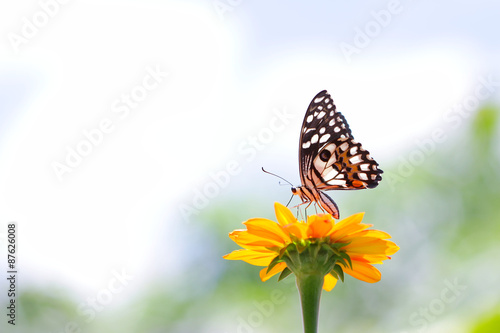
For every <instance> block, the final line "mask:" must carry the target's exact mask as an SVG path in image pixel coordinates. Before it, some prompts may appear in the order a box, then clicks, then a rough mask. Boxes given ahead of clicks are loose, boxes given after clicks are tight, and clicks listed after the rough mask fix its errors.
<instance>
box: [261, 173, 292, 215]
mask: <svg viewBox="0 0 500 333" xmlns="http://www.w3.org/2000/svg"><path fill="white" fill-rule="evenodd" d="M262 171H264V172H265V173H268V174H270V175H273V176H275V177H278V178H279V179H281V180H284V181H285V182H287V183H288V184H290V186H291V187H293V184H292V183H290V182H289V181H288V180H286V179H285V178H283V177H280V176H278V175H277V174H274V173H272V172H269V171H266V170H265V169H264V167H262ZM290 200H292V199H290ZM287 206H288V205H287Z"/></svg>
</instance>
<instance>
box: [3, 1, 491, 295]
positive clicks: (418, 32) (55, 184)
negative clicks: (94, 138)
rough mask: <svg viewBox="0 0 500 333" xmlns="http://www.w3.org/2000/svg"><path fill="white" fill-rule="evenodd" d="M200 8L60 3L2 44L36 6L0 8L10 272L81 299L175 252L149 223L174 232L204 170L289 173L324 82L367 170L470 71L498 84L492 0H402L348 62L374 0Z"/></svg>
mask: <svg viewBox="0 0 500 333" xmlns="http://www.w3.org/2000/svg"><path fill="white" fill-rule="evenodd" d="M214 3H215V2H211V1H203V2H202V1H191V2H189V3H187V2H181V1H140V2H139V1H107V0H104V1H85V2H77V1H70V2H69V3H68V4H65V5H60V7H59V9H58V10H57V11H56V12H55V14H54V15H53V17H50V19H49V20H48V21H47V23H46V24H45V25H44V26H43V27H40V28H39V29H38V31H37V32H36V34H35V35H34V36H33V37H31V38H28V39H27V41H26V43H24V44H22V45H20V46H19V50H18V52H15V50H14V47H13V46H12V43H11V42H10V41H9V36H12V35H9V34H13V33H14V34H18V35H19V34H22V27H23V24H25V21H23V17H26V18H29V19H30V20H32V19H33V16H34V15H35V16H36V15H42V14H39V13H40V11H41V10H42V9H41V7H40V5H39V3H38V2H36V1H18V2H16V3H9V4H8V6H7V5H6V4H1V5H0V22H1V23H0V31H1V34H2V36H3V38H2V39H1V42H0V88H1V90H2V91H1V92H0V131H1V132H0V221H1V223H0V227H1V225H3V224H2V223H7V222H9V221H16V222H18V223H19V248H20V250H19V251H20V254H19V255H20V258H21V259H20V266H21V268H20V269H22V271H23V272H25V279H27V280H29V281H30V282H31V283H37V284H40V285H44V284H45V283H48V282H58V283H59V282H60V283H61V284H63V285H67V286H72V287H75V288H76V289H78V290H80V292H82V293H84V294H85V293H89V292H90V293H91V292H92V291H93V290H96V288H99V287H101V286H102V285H103V284H105V283H106V281H108V279H109V278H110V277H111V276H112V275H111V273H110V272H111V270H112V269H115V270H120V269H122V268H126V269H127V270H129V271H130V272H131V274H133V275H134V276H135V277H136V278H137V280H138V281H140V280H148V279H151V276H153V277H155V275H154V272H156V269H158V268H156V267H155V265H154V260H155V258H156V257H157V256H159V255H160V256H162V257H167V259H163V260H166V261H170V260H171V261H172V264H175V262H174V260H175V259H174V258H173V257H174V256H173V255H172V258H171V259H168V258H169V254H170V253H171V252H169V251H174V249H173V247H172V246H171V245H172V244H173V243H175V241H176V240H175V235H176V233H172V234H171V235H170V237H172V238H173V239H165V237H167V234H166V233H165V231H166V230H177V228H179V226H175V224H178V220H179V211H178V208H177V205H178V204H179V201H180V199H179V198H185V197H186V196H189V195H190V193H192V192H191V191H192V189H193V188H200V187H201V188H202V187H203V186H204V184H206V182H207V179H210V178H209V172H217V171H220V170H222V169H223V168H225V166H226V163H228V161H231V160H236V161H238V163H239V165H240V166H241V170H242V171H241V173H240V174H238V176H236V177H235V179H238V182H243V180H246V179H250V182H251V181H252V179H253V178H252V177H253V175H255V174H256V173H257V172H260V170H257V171H256V170H255V169H256V168H254V166H253V164H251V163H255V164H256V165H265V166H271V167H272V168H276V169H279V170H280V171H281V173H280V174H282V175H283V176H286V177H292V179H291V181H293V182H297V181H298V170H297V155H296V154H297V146H298V134H299V127H300V125H301V123H302V117H303V114H304V112H305V108H306V107H307V105H308V104H309V102H310V100H311V99H312V97H313V96H314V95H315V94H316V93H317V92H319V91H320V90H322V89H328V90H329V92H330V93H331V94H332V97H333V98H334V100H335V102H336V105H337V107H338V109H339V110H340V111H341V112H342V113H343V114H344V115H345V116H346V118H347V120H348V121H349V124H350V126H351V129H352V130H353V134H354V136H355V137H356V139H358V140H359V141H361V142H363V144H364V146H365V147H366V148H368V149H369V150H370V152H371V153H372V156H375V157H376V158H377V160H379V162H380V163H381V164H382V165H383V164H384V163H385V164H387V163H390V162H391V161H392V160H394V156H395V154H398V153H399V154H400V153H402V152H403V151H404V150H405V149H408V148H409V147H413V146H414V145H415V141H416V140H419V139H424V138H427V137H429V135H430V132H431V131H432V129H434V128H437V127H445V125H446V122H445V121H444V120H443V119H444V118H443V117H444V115H445V114H446V112H447V111H448V110H449V109H450V108H452V107H453V106H454V105H455V104H456V103H462V102H463V100H464V97H465V96H470V95H471V94H472V95H473V94H474V91H475V89H476V87H477V85H478V84H479V83H480V81H479V78H481V77H482V78H487V77H488V76H489V75H493V77H496V78H498V80H499V81H500V71H499V70H500V66H499V63H498V59H500V58H499V55H500V48H499V43H498V37H497V33H498V31H499V26H498V25H499V23H498V21H497V19H496V17H493V16H492V14H493V13H498V10H499V9H500V8H499V7H500V5H499V4H497V3H496V2H493V1H482V2H476V3H474V4H471V5H467V6H466V5H459V4H456V3H455V2H452V1H442V2H439V3H434V2H431V1H405V2H403V1H402V2H400V8H401V11H400V13H398V14H394V15H393V16H392V17H391V19H390V22H389V23H388V24H387V26H386V27H383V28H381V30H380V32H379V33H376V36H374V37H373V38H371V42H370V44H369V45H368V46H366V47H365V48H361V49H360V52H359V54H355V55H353V56H352V59H351V61H350V62H349V63H348V62H347V61H346V58H345V57H344V56H343V54H342V52H341V51H340V43H342V42H346V43H350V44H353V40H354V39H355V34H356V31H358V30H357V29H358V28H359V29H361V30H363V29H364V28H365V27H366V26H367V25H368V26H369V24H374V23H373V22H375V21H374V20H375V19H374V16H373V14H371V12H372V11H376V12H380V10H386V9H387V8H388V3H389V2H384V1H377V2H372V1H364V2H360V3H362V4H364V5H362V4H349V3H346V2H342V3H341V4H339V2H330V1H317V2H314V3H311V4H310V5H307V6H306V5H305V4H304V2H298V1H297V2H284V1H277V2H273V3H264V2H262V3H260V4H256V3H254V2H251V1H241V2H240V4H238V5H236V6H234V7H233V8H232V10H231V11H228V12H225V13H224V15H223V18H224V19H221V16H220V15H219V13H218V12H217V11H216V9H215V7H214V5H213V4H214ZM37 13H38V14H37ZM42 16H43V15H42ZM10 38H11V37H10ZM148 68H149V70H150V71H151V70H153V71H154V70H155V69H157V68H158V69H159V70H160V71H161V72H165V73H168V76H166V77H165V78H162V82H160V83H159V84H158V85H157V86H155V88H154V89H151V90H150V91H146V96H145V97H144V100H143V101H140V102H139V103H138V105H137V106H136V107H135V108H134V109H131V110H130V113H129V114H128V115H125V116H123V113H120V112H118V113H116V112H114V110H115V111H116V108H114V106H115V107H116V106H117V105H121V106H122V107H123V106H124V105H125V104H123V102H121V104H120V100H121V98H122V95H123V94H130V93H131V92H132V91H134V89H139V90H140V88H137V87H138V86H141V84H142V83H143V80H144V78H145V77H147V75H148V73H149V72H148ZM148 82H150V83H151V82H153V81H151V80H150V79H148ZM139 90H137V91H139ZM498 96H499V94H498V91H495V92H493V93H492V94H491V97H488V99H494V100H497V101H498ZM115 103H118V104H115ZM276 109H278V110H283V109H286V110H288V111H287V112H289V113H290V114H292V115H293V116H291V118H290V120H289V123H288V124H285V126H284V128H283V131H281V132H279V133H275V135H274V139H273V140H271V142H269V143H266V144H265V150H263V151H262V152H260V151H258V152H257V153H256V155H255V156H254V157H252V158H250V156H249V155H245V154H243V153H242V152H241V151H240V150H238V147H241V145H243V146H244V147H248V146H245V145H246V142H247V140H248V136H255V135H257V134H259V133H261V132H262V131H263V129H265V128H268V127H269V124H270V122H271V121H272V118H273V117H274V116H275V113H274V111H273V110H276ZM122 110H123V109H122ZM120 115H122V116H123V117H120ZM103 120H104V121H105V122H106V121H108V123H110V124H111V126H112V127H113V129H112V130H111V131H110V133H107V134H104V135H103V137H102V140H101V139H99V141H100V143H99V144H98V145H97V146H92V152H90V153H89V154H88V156H86V157H84V158H83V159H82V162H81V163H80V164H79V165H78V166H77V167H75V168H74V169H73V171H72V172H71V173H67V174H64V175H63V176H62V179H63V180H62V181H60V180H59V179H58V178H57V176H56V174H55V172H54V169H53V166H52V165H53V163H54V162H60V163H64V161H65V159H66V157H67V154H68V150H67V149H68V147H69V148H70V149H76V147H77V146H78V145H79V144H82V141H85V136H84V134H83V132H84V131H91V130H92V129H95V128H97V127H98V126H99V124H100V123H101V122H102V121H103ZM247 159H249V161H247ZM382 161H383V162H384V163H382ZM249 165H252V168H250V167H248V166H249ZM293 177H295V178H293ZM247 182H249V181H248V180H247ZM267 184H268V185H269V182H267ZM263 186H264V185H263ZM232 188H234V187H232ZM228 191H229V189H226V192H224V190H222V191H221V193H225V194H226V195H228V194H229V195H230V193H229V192H228ZM191 227H193V225H191ZM1 228H4V227H1ZM181 228H182V227H181ZM4 229H5V228H4ZM2 234H5V230H0V236H2ZM160 270H164V268H160ZM35 277H36V279H35Z"/></svg>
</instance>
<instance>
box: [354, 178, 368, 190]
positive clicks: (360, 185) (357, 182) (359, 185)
mask: <svg viewBox="0 0 500 333" xmlns="http://www.w3.org/2000/svg"><path fill="white" fill-rule="evenodd" d="M352 186H354V187H356V188H364V187H366V186H365V183H364V182H362V181H360V180H353V181H352Z"/></svg>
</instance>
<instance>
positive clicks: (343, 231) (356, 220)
mask: <svg viewBox="0 0 500 333" xmlns="http://www.w3.org/2000/svg"><path fill="white" fill-rule="evenodd" d="M364 214H365V213H357V214H354V215H351V216H349V217H347V218H345V219H343V220H342V221H340V222H339V223H337V224H335V226H334V227H333V229H334V230H333V232H332V234H331V235H330V239H331V240H332V241H333V242H339V243H342V242H343V241H344V239H343V238H344V237H345V236H347V235H350V234H353V233H355V232H359V231H362V230H364V229H366V228H369V227H371V226H372V225H371V224H365V223H361V220H362V219H363V215H364Z"/></svg>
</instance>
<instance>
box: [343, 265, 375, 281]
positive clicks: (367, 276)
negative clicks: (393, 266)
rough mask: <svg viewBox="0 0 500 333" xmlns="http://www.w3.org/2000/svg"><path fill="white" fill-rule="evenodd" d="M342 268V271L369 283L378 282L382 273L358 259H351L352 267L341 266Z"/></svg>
mask: <svg viewBox="0 0 500 333" xmlns="http://www.w3.org/2000/svg"><path fill="white" fill-rule="evenodd" d="M342 270H343V271H344V273H347V274H349V275H350V276H352V277H355V278H356V279H358V280H361V281H365V282H369V283H374V282H378V281H380V278H381V277H382V274H380V271H379V270H378V269H376V268H375V267H373V266H372V265H370V264H368V263H366V262H362V261H358V260H352V269H350V268H349V267H344V266H342Z"/></svg>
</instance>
